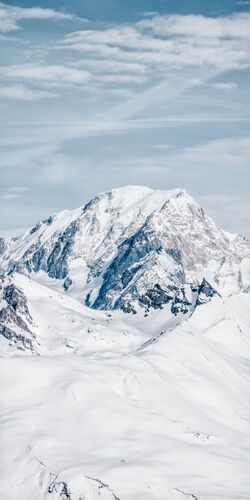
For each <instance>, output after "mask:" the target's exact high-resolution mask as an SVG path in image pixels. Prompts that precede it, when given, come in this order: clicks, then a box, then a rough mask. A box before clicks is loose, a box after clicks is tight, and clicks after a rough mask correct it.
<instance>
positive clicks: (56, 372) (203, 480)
mask: <svg viewBox="0 0 250 500" xmlns="http://www.w3.org/2000/svg"><path fill="white" fill-rule="evenodd" d="M9 279H11V280H12V284H14V285H15V287H16V288H17V289H18V290H19V291H21V292H22V295H23V296H25V297H26V301H27V306H28V309H29V311H30V314H31V315H32V321H33V325H32V327H31V328H32V329H34V331H35V332H36V341H37V345H38V344H39V349H40V355H39V356H36V355H33V356H28V355H27V354H28V351H27V352H26V353H25V352H23V351H21V352H20V354H19V351H17V352H14V351H11V349H10V350H9V351H8V352H7V351H6V353H5V355H4V356H1V357H0V377H1V396H0V397H1V405H0V425H1V467H0V491H1V499H2V500H19V499H25V500H51V499H52V500H79V499H83V498H84V499H86V500H97V499H103V500H134V499H138V500H162V499H163V498H164V500H194V499H197V500H215V499H216V500H235V499H236V498H237V499H240V500H248V498H249V491H250V483H249V444H250V443H249V437H248V436H249V428H250V421H249V415H250V407H249V382H250V373H249V358H250V316H249V311H250V295H249V294H246V293H240V294H237V295H234V296H231V297H228V298H226V299H223V300H222V298H221V297H219V296H217V295H216V296H213V297H212V298H211V300H210V301H209V302H208V303H205V304H203V305H201V306H200V307H197V308H196V309H195V311H194V313H193V315H192V316H191V317H189V319H188V320H187V321H184V320H181V318H179V320H181V323H180V324H178V323H179V321H177V318H176V317H175V316H172V317H171V315H169V311H168V309H167V308H163V309H162V310H155V311H153V313H152V314H151V315H150V316H149V317H147V318H144V316H143V314H141V315H140V312H138V314H137V315H129V314H124V313H122V312H121V311H114V312H111V313H109V312H104V311H97V310H91V309H89V308H87V307H85V306H84V305H83V304H81V303H80V302H78V301H77V300H76V299H75V298H72V297H70V296H68V295H66V294H65V293H58V292H56V291H55V290H51V289H50V288H48V287H45V286H43V285H41V284H39V283H36V282H34V281H33V280H32V279H29V278H28V277H26V276H23V275H20V274H19V275H18V274H15V275H13V277H11V278H9ZM166 326H167V327H168V328H167V329H164V327H165V328H166ZM10 347H11V346H10ZM18 354H19V355H18Z"/></svg>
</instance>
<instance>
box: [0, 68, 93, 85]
mask: <svg viewBox="0 0 250 500" xmlns="http://www.w3.org/2000/svg"><path fill="white" fill-rule="evenodd" d="M0 76H1V77H3V78H5V79H11V80H12V79H14V80H27V81H34V82H45V83H46V82H48V83H50V82H52V83H56V84H57V85H58V86H60V85H61V83H62V82H63V83H69V84H82V83H86V82H87V81H89V79H90V73H89V72H87V71H84V70H80V69H77V68H72V67H70V66H64V65H59V64H50V65H37V64H22V65H13V66H1V67H0Z"/></svg>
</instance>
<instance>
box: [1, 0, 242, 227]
mask: <svg viewBox="0 0 250 500" xmlns="http://www.w3.org/2000/svg"><path fill="white" fill-rule="evenodd" d="M52 4H53V8H52ZM0 43H1V45H2V47H1V59H0V110H1V116H2V120H1V131H0V132H1V133H0V144H1V153H2V154H1V160H0V169H1V183H0V211H1V219H0V233H2V234H6V233H7V232H9V231H11V232H15V231H20V228H24V227H29V226H30V225H32V224H34V223H35V222H36V221H37V220H38V219H41V218H42V219H43V218H45V217H46V216H47V215H49V214H50V213H53V212H55V211H59V210H61V209H64V208H74V207H77V206H80V205H82V204H84V202H86V201H87V200H88V199H89V198H90V197H92V196H93V195H94V194H96V193H97V192H99V191H104V190H107V189H110V188H112V187H117V186H122V185H125V184H140V185H148V186H151V187H153V188H160V189H170V188H175V187H184V188H186V189H187V190H188V191H189V192H190V193H191V194H192V195H193V196H194V198H195V199H196V200H197V201H198V202H199V203H200V204H201V205H202V206H203V208H204V209H205V210H206V211H207V213H208V214H210V215H212V216H213V217H214V218H215V220H216V221H217V222H218V223H219V224H220V225H221V226H222V227H223V228H224V229H226V230H229V231H232V232H241V233H243V234H245V235H248V236H249V235H250V227H249V219H250V197H249V191H250V165H249V158H250V134H249V125H250V112H249V100H250V99H249V81H250V1H249V2H248V1H244V0H242V1H229V0H216V1H215V0H203V1H200V0H199V1H198V0H192V1H191V0H185V1H184V0H179V1H176V0H168V1H167V0H166V1H165V0H84V1H82V2H79V0H71V1H66V0H63V1H62V0H60V1H59V0H58V1H57V0H55V1H54V2H53V3H52V2H51V1H40V3H35V2H34V1H26V2H21V1H20V2H15V1H12V2H11V3H0Z"/></svg>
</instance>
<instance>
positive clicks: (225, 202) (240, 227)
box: [197, 193, 250, 238]
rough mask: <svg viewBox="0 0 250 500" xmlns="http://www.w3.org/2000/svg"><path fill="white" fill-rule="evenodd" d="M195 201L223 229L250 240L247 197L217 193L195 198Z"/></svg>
mask: <svg viewBox="0 0 250 500" xmlns="http://www.w3.org/2000/svg"><path fill="white" fill-rule="evenodd" d="M197 201H198V202H199V203H200V205H201V206H202V207H203V208H204V209H205V211H206V212H207V214H208V215H210V217H212V218H213V219H214V220H216V222H217V223H218V224H219V225H220V226H221V227H222V228H223V229H225V230H227V231H230V232H233V233H239V234H242V235H244V236H245V235H246V236H248V237H249V238H250V228H249V214H250V200H249V197H246V196H243V195H233V194H224V193H219V194H206V195H203V196H197ZM218 207H220V209H219V210H218Z"/></svg>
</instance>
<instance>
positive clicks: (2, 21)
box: [0, 2, 75, 33]
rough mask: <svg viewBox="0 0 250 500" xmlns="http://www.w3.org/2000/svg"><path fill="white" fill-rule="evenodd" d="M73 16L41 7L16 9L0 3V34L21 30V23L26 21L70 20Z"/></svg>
mask: <svg viewBox="0 0 250 500" xmlns="http://www.w3.org/2000/svg"><path fill="white" fill-rule="evenodd" d="M74 18H75V16H73V15H71V14H68V13H66V12H60V11H56V10H54V9H46V8H42V7H30V8H27V7H17V6H13V5H9V4H5V3H2V2H0V32H2V33H9V32H12V31H17V30H19V29H21V23H22V21H27V20H39V21H46V20H50V19H51V20H70V19H74Z"/></svg>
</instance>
